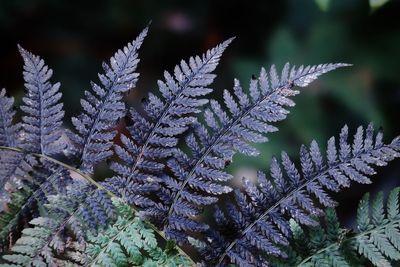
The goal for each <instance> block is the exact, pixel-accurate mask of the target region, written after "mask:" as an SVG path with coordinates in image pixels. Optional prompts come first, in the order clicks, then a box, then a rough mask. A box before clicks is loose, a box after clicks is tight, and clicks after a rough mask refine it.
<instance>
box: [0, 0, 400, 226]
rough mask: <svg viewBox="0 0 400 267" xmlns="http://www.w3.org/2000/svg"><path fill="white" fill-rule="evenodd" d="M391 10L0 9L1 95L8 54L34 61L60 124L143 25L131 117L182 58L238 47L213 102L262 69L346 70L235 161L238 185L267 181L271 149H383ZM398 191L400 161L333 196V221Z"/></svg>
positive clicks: (9, 0) (353, 4) (396, 60)
mask: <svg viewBox="0 0 400 267" xmlns="http://www.w3.org/2000/svg"><path fill="white" fill-rule="evenodd" d="M399 15H400V1H396V0H390V1H387V0H370V1H368V0H352V1H349V0H334V1H333V0H331V1H330V0H288V1H237V2H235V1H215V0H214V1H211V0H210V1H185V0H181V1H153V0H141V1H139V0H134V1H133V0H118V1H106V0H97V1H60V0H58V1H57V0H37V1H28V0H27V1H25V0H1V1H0V31H1V34H0V36H1V42H0V59H1V60H0V70H1V75H0V76H1V78H0V88H2V87H5V88H7V90H8V91H9V94H11V95H14V96H15V97H16V101H17V105H19V103H20V99H21V97H22V94H23V80H22V63H23V62H22V59H21V58H20V56H19V54H18V51H17V46H16V45H17V43H19V44H21V45H22V46H23V47H25V48H26V49H28V50H30V51H32V52H33V53H35V54H39V55H41V56H42V57H43V58H44V59H45V60H46V62H47V63H48V65H49V66H50V67H52V68H53V69H54V71H55V72H54V76H53V81H61V83H62V92H63V94H64V99H63V100H64V102H65V107H66V112H67V116H71V115H75V114H77V113H78V112H79V111H80V105H79V98H80V97H81V96H82V95H83V90H85V89H89V81H90V80H96V79H97V73H98V72H100V71H101V61H102V60H106V59H108V58H110V56H112V54H113V53H114V51H115V50H116V49H118V48H121V47H123V46H124V45H125V44H126V43H127V42H128V41H131V40H132V39H134V38H135V37H136V35H137V34H138V33H139V32H140V31H141V29H143V28H144V27H145V26H146V24H147V23H148V22H149V21H150V20H152V25H151V30H150V34H149V36H148V38H147V39H146V40H145V44H144V46H143V48H142V50H141V52H140V54H141V56H140V58H141V63H140V66H139V72H140V74H141V78H140V80H139V83H138V86H137V88H136V89H135V90H134V91H133V92H132V93H131V94H130V95H129V96H128V101H129V103H130V105H133V106H137V105H139V104H140V101H141V99H142V98H143V97H144V95H145V94H146V93H147V92H149V91H153V92H154V91H156V90H157V87H156V86H157V79H160V78H162V73H163V71H164V70H165V69H166V70H173V67H174V65H175V64H177V63H178V62H179V61H180V60H181V59H188V57H189V56H191V55H196V54H199V53H202V52H204V51H205V50H206V49H208V48H211V47H212V46H214V45H216V44H217V43H219V42H222V41H223V40H225V39H227V38H229V37H231V36H237V39H236V40H235V41H234V43H233V44H232V45H231V46H230V47H229V48H228V50H227V51H226V53H225V54H224V57H223V60H222V63H221V64H220V66H219V68H218V69H217V74H218V75H219V76H218V78H217V79H216V82H215V84H214V86H213V88H214V89H215V93H214V95H213V96H214V97H215V98H220V97H221V96H222V90H223V89H229V88H232V85H233V78H234V77H236V78H238V79H240V80H241V82H242V85H243V86H244V87H245V88H247V86H248V84H249V81H250V79H251V77H252V75H253V74H254V75H258V73H259V71H260V68H261V67H262V66H265V67H269V65H270V64H273V63H274V64H276V65H277V67H278V69H279V68H281V67H283V64H284V63H285V62H287V61H290V62H291V63H293V64H296V65H302V64H305V65H308V64H319V63H327V62H347V63H352V64H354V66H353V67H351V68H345V69H339V70H337V71H334V72H332V73H329V74H328V75H325V76H323V77H322V78H320V79H319V80H318V81H317V82H315V83H313V84H312V85H311V86H310V87H309V88H307V89H305V90H304V92H302V94H301V95H300V96H298V97H296V99H295V101H296V103H297V105H296V107H294V108H293V109H291V115H290V116H289V119H288V120H286V121H284V122H282V123H279V125H278V126H279V128H280V132H279V134H272V135H270V136H269V137H270V142H269V143H267V144H264V145H261V146H259V149H260V150H261V151H262V155H261V156H260V157H257V158H245V157H236V158H235V164H231V166H230V168H231V171H232V173H234V174H235V176H236V178H237V181H240V178H241V177H242V176H247V177H254V176H255V173H256V170H257V169H260V170H265V171H266V170H267V169H268V166H269V162H270V159H271V156H273V155H278V156H279V155H280V151H281V150H286V151H287V152H288V153H289V154H291V155H293V156H296V155H297V153H298V149H299V148H300V145H301V144H303V143H304V144H309V143H310V142H311V141H312V139H315V140H317V141H318V142H319V143H320V145H321V146H322V147H323V148H324V149H325V147H326V140H327V139H328V138H329V137H330V136H332V135H338V133H339V131H340V128H341V127H342V126H343V125H344V124H345V123H346V124H348V125H349V127H350V129H351V130H352V133H354V131H355V130H356V127H357V126H359V125H364V126H366V125H367V124H368V122H369V121H373V122H374V123H375V125H376V127H377V128H378V127H380V126H382V127H383V128H384V131H385V134H386V141H390V140H391V139H392V138H394V137H395V136H396V135H398V134H400V123H399V122H400V120H399V115H400V112H399V108H400V68H399V66H400V22H399ZM394 185H400V161H399V160H397V161H395V162H394V163H393V164H391V165H390V167H388V168H385V169H384V170H381V171H380V172H379V174H378V175H377V176H375V178H374V184H373V185H363V186H355V187H352V188H351V189H349V190H344V191H343V192H342V193H341V194H339V195H338V196H337V199H338V200H339V201H340V202H341V206H340V207H339V215H340V216H341V217H342V220H343V221H344V222H345V223H346V224H351V222H352V217H351V216H350V215H349V214H354V212H355V209H356V205H357V204H356V203H357V202H356V200H358V199H359V198H360V197H361V195H362V194H363V193H364V192H366V191H372V192H375V191H378V190H385V191H386V190H388V189H390V188H392V187H393V186H394Z"/></svg>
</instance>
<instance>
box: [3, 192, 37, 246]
mask: <svg viewBox="0 0 400 267" xmlns="http://www.w3.org/2000/svg"><path fill="white" fill-rule="evenodd" d="M29 195H30V190H29V189H28V188H22V189H21V190H18V191H15V192H13V193H12V194H11V201H10V202H9V203H7V205H6V207H5V210H3V211H2V212H1V213H0V251H3V250H5V246H7V242H8V243H13V242H12V240H10V233H11V232H12V231H14V230H15V228H16V227H17V225H18V223H19V221H20V219H21V218H20V217H21V215H22V212H21V210H22V209H21V208H22V207H23V206H24V203H25V202H26V200H27V199H28V197H29Z"/></svg>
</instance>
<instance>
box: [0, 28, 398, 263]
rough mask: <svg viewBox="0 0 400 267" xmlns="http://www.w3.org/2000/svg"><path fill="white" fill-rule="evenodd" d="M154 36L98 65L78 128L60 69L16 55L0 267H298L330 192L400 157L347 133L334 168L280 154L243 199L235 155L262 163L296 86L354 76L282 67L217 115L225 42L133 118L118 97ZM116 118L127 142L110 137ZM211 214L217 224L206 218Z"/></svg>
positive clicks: (169, 79) (5, 150) (4, 107)
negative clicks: (101, 175)
mask: <svg viewBox="0 0 400 267" xmlns="http://www.w3.org/2000/svg"><path fill="white" fill-rule="evenodd" d="M147 32H148V27H146V28H145V29H144V30H143V31H142V32H141V33H140V34H139V36H138V37H137V38H136V39H135V40H134V41H133V42H130V43H128V45H126V46H125V47H124V48H123V49H122V50H118V51H117V52H116V53H115V54H114V56H113V57H111V59H110V61H109V63H103V69H104V73H103V74H99V80H100V82H99V83H94V82H92V83H91V90H88V91H85V97H84V98H83V99H81V101H80V103H81V106H82V109H83V111H82V112H81V113H80V114H79V115H78V116H75V117H73V118H72V126H73V129H69V128H68V127H66V126H64V124H63V117H64V111H63V108H64V107H63V104H62V102H61V98H62V94H61V92H60V88H61V87H60V84H59V83H54V84H53V83H51V81H50V79H51V76H52V70H51V69H50V68H49V67H47V66H46V65H45V63H44V61H43V60H42V59H41V58H40V57H38V56H35V55H33V54H32V53H30V52H28V51H27V50H25V49H23V48H22V47H20V46H19V51H20V53H21V55H22V57H23V60H24V80H25V88H26V94H25V97H24V98H23V100H22V101H23V105H22V106H21V111H22V121H21V122H20V123H15V122H14V115H15V113H16V112H15V111H14V107H13V103H14V100H13V98H11V97H8V96H6V92H5V90H4V89H3V90H1V91H0V186H1V187H0V190H1V194H0V197H1V202H2V205H1V206H2V210H0V212H1V213H0V226H1V227H2V228H1V231H0V237H1V242H0V244H1V252H2V254H4V255H3V256H2V258H1V260H0V263H2V265H1V266H10V265H12V266H194V265H196V264H197V265H199V266H202V265H203V266H228V265H238V266H266V265H270V264H271V265H275V264H277V265H279V264H283V263H285V262H289V261H290V262H295V260H298V259H299V256H298V255H301V256H302V255H305V254H298V252H296V248H297V245H296V244H297V243H296V242H298V238H297V237H298V235H299V234H301V235H302V236H303V235H304V234H302V232H301V231H300V230H299V229H300V227H312V226H316V225H318V224H319V222H320V220H319V217H323V216H324V215H325V214H327V215H326V216H327V218H331V217H332V218H333V215H332V211H331V210H328V211H326V209H325V207H333V206H335V205H336V204H337V203H336V202H335V201H334V200H333V199H332V198H331V197H330V196H329V191H335V192H339V191H340V190H341V189H343V188H344V187H349V186H350V185H351V182H358V183H370V182H371V180H370V178H369V177H370V176H372V175H374V174H375V170H374V169H373V167H374V166H384V165H386V164H387V163H388V162H389V161H392V160H393V159H395V158H396V157H399V153H400V152H399V150H400V138H399V137H398V138H395V139H394V140H393V141H392V142H390V143H388V144H386V143H384V142H383V135H382V132H381V131H378V132H377V133H376V134H375V133H374V129H373V125H372V124H370V125H369V126H368V127H367V128H366V129H364V128H363V127H359V128H358V129H357V131H356V133H355V135H354V141H352V142H351V143H349V142H348V141H347V139H348V129H347V126H345V127H344V128H343V129H342V131H341V133H340V135H339V143H338V146H339V148H337V147H336V144H335V143H336V142H335V139H334V138H331V139H330V140H329V141H328V145H327V153H326V160H324V157H323V156H322V153H321V151H320V148H319V146H318V145H317V143H316V142H315V141H313V142H312V143H311V145H310V147H309V148H307V147H305V146H302V147H301V149H300V166H301V168H298V167H297V166H296V164H295V163H294V162H295V160H292V159H290V158H289V156H288V155H287V154H286V153H285V152H283V153H282V157H281V160H280V161H278V160H277V159H275V158H274V159H273V160H272V163H271V166H270V170H271V175H270V176H267V175H265V174H263V173H262V172H259V175H258V181H257V182H251V181H250V180H248V179H244V180H243V187H242V188H236V187H234V186H232V184H231V183H229V182H230V180H232V178H233V176H232V175H231V174H230V173H229V172H228V171H227V170H226V167H227V165H229V164H230V163H231V162H233V161H234V159H235V154H236V153H241V154H244V155H247V156H258V155H259V151H258V150H257V149H256V148H254V147H253V146H252V144H254V143H264V142H267V141H268V135H269V134H271V133H272V132H276V131H278V128H277V127H276V126H275V123H276V122H278V121H282V120H284V119H286V117H287V116H288V114H289V108H290V107H292V106H293V105H294V104H295V103H294V101H293V100H292V98H293V97H294V96H295V95H297V94H298V93H300V90H298V89H297V88H298V87H306V86H308V85H309V84H310V83H311V82H312V81H314V80H316V79H317V78H318V77H319V76H321V75H322V74H324V73H327V72H330V71H332V70H335V69H337V68H341V67H345V66H349V64H344V63H337V64H321V65H316V66H308V67H303V66H300V67H298V68H297V67H295V66H292V67H291V66H290V65H289V64H286V65H285V66H284V68H283V69H282V71H281V72H280V73H279V74H278V71H277V70H276V68H275V66H272V67H271V68H269V70H268V71H267V70H266V69H265V68H262V69H261V71H260V74H259V77H253V78H252V79H251V80H250V84H249V88H248V89H245V88H243V87H242V86H241V83H240V82H239V80H237V79H235V80H234V83H233V90H232V91H230V90H225V91H224V92H223V96H222V98H223V103H220V102H219V101H217V100H214V99H210V98H209V97H208V96H207V95H208V94H210V93H211V92H212V91H213V89H212V82H213V81H214V79H215V77H216V75H215V71H216V67H217V65H218V64H219V62H220V59H221V57H222V54H223V53H224V51H225V50H226V49H227V47H228V46H229V45H230V44H231V42H232V41H233V38H231V39H228V40H226V41H225V42H222V43H221V44H219V45H217V46H215V47H214V48H212V49H210V50H208V51H206V52H205V53H204V54H203V55H201V56H195V57H191V58H190V59H189V60H188V61H183V60H182V61H181V62H180V63H179V64H178V65H177V66H176V67H175V68H174V70H173V72H172V73H171V72H168V71H166V72H164V79H163V80H159V81H158V92H154V93H149V94H148V96H147V98H146V99H145V101H143V102H144V103H143V107H142V108H133V107H130V108H128V107H127V106H126V104H125V102H124V99H123V97H124V95H125V94H126V93H127V92H128V91H129V90H130V89H132V88H134V87H135V85H136V83H137V80H138V77H139V74H138V73H137V72H136V69H137V66H138V63H139V59H138V50H139V48H140V47H141V45H142V43H143V41H144V39H145V37H146V35H147ZM121 119H125V120H126V121H125V122H126V123H125V124H123V125H124V126H125V127H126V130H127V131H126V133H127V134H122V133H121V134H118V132H117V130H116V129H117V127H116V126H117V124H118V123H119V121H120V120H121ZM116 137H118V138H117V139H119V140H120V143H114V140H115V139H116ZM114 154H115V156H116V157H113V155H114ZM110 158H112V161H110V162H109V167H110V169H111V170H112V171H113V172H114V174H113V175H112V176H111V177H107V178H106V179H104V180H103V181H99V179H98V178H97V177H96V176H95V175H94V170H95V168H96V166H97V165H98V164H100V163H104V162H106V160H108V159H110ZM107 162H108V161H107ZM393 198H395V197H393ZM393 201H394V200H393ZM379 205H380V204H379V203H378V204H376V205H375V206H376V207H375V209H379ZM213 207H214V211H215V212H214V218H213V219H211V220H207V219H204V218H203V215H204V214H205V212H204V211H205V209H207V210H209V209H212V208H213ZM391 210H392V211H391V212H392V213H393V214H394V212H395V211H393V208H391ZM364 215H365V214H364ZM396 216H397V215H396ZM375 217H376V218H375ZM332 218H331V219H332ZM372 218H373V222H372V223H371V224H369V223H368V220H366V219H364V221H363V225H364V226H363V227H364V228H362V230H361V231H363V232H365V231H367V232H368V231H370V230H371V229H372V228H373V227H375V226H377V225H378V224H379V223H378V222H377V220H378V217H377V215H372ZM379 218H380V221H379V222H380V224H379V225H382V224H386V222H387V219H385V218H383V217H379ZM390 218H392V217H390ZM332 221H333V219H332ZM335 225H336V226H337V224H335ZM370 225H372V226H370ZM335 229H336V228H335ZM336 230H337V231H336ZM336 230H335V231H336V232H335V233H340V234H343V235H346V232H344V231H342V230H340V229H339V228H338V227H337V229H336ZM329 231H331V230H329ZM332 231H333V230H332ZM396 231H397V230H396ZM368 233H369V234H371V233H372V232H368ZM331 234H332V233H331ZM321 236H323V234H320V235H319V237H321ZM368 237H369V236H368ZM371 238H372V237H371ZM293 240H294V241H293ZM332 240H333V239H332ZM335 240H337V239H335ZM357 240H358V239H357ZM364 241H365V242H364ZM364 241H362V242H364V243H362V242H361V241H360V242H361V243H360V244H361V245H360V246H364V247H362V248H361V247H360V248H359V249H360V251H363V252H362V253H364V254H365V255H366V256H367V258H369V259H370V260H371V261H372V262H373V263H376V262H377V261H375V260H373V258H372V257H375V256H376V255H378V253H379V252H382V253H383V254H382V255H385V257H386V258H385V257H383V259H384V260H388V259H389V260H390V259H397V258H396V257H397V256H396V255H397V254H396V253H394V252H393V251H394V250H391V253H392V252H393V253H392V254H390V255H389V252H388V251H386V250H385V248H384V247H383V246H382V245H379V246H380V247H379V249H378V250H373V249H372V247H371V246H369V245H368V244H367V243H368V242H369V241H368V240H364ZM335 242H336V241H335ZM382 242H383V241H382ZM391 242H393V241H391ZM292 244H295V245H294V247H292ZM396 244H397V243H396ZM396 244H394V245H395V248H397V247H396ZM188 246H191V247H192V248H191V249H190V248H189V247H188ZM382 249H383V250H382ZM384 250H385V251H384ZM329 251H330V250H329ZM371 251H372V252H371ZM324 252H325V251H321V253H324ZM371 253H372V254H374V253H375V254H376V255H375V254H374V255H372V254H371ZM293 255H296V256H295V257H294V258H293V257H292V256H293ZM335 255H336V254H335ZM368 255H369V256H368ZM371 255H372V256H371ZM192 256H193V257H192ZM307 257H308V256H307ZM343 257H344V256H343ZM284 258H286V260H283V259H284ZM381 258H382V257H381ZM310 259H311V258H310ZM310 259H307V262H308V261H309V260H310ZM343 259H347V258H343ZM374 261H375V262H374ZM382 262H383V261H382ZM349 264H350V263H349Z"/></svg>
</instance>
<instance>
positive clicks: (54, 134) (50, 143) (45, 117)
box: [18, 45, 65, 155]
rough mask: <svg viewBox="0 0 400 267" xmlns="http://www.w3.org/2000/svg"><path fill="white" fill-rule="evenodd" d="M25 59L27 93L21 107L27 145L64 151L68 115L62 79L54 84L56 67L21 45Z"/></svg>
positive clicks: (43, 150)
mask: <svg viewBox="0 0 400 267" xmlns="http://www.w3.org/2000/svg"><path fill="white" fill-rule="evenodd" d="M18 49H19V51H20V53H21V56H22V58H23V59H24V80H25V88H26V90H27V96H26V97H23V98H22V101H23V102H24V105H22V106H21V110H22V111H23V112H24V113H25V114H26V115H25V116H23V117H22V120H23V123H22V128H23V138H24V139H25V142H24V145H23V147H24V149H26V150H27V151H30V152H36V153H42V154H46V155H53V154H57V153H61V152H62V151H63V149H64V148H65V144H64V143H63V142H60V138H61V135H62V131H61V125H62V119H63V117H64V110H63V104H62V103H61V102H60V99H61V96H62V93H61V92H59V88H60V83H55V84H51V83H50V81H49V80H50V78H51V77H52V75H53V70H52V69H50V68H48V67H47V66H46V65H45V63H44V61H43V59H41V58H40V57H38V56H35V55H33V54H32V53H30V52H28V51H27V50H25V49H24V48H22V47H21V46H19V45H18Z"/></svg>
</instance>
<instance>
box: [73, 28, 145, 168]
mask: <svg viewBox="0 0 400 267" xmlns="http://www.w3.org/2000/svg"><path fill="white" fill-rule="evenodd" d="M147 31H148V27H146V28H145V29H144V30H143V31H142V32H141V33H140V34H139V36H138V37H137V38H136V40H134V41H133V42H131V43H128V44H127V46H125V47H124V48H123V49H122V50H118V51H117V52H116V53H115V54H114V56H113V57H111V59H110V65H108V64H107V63H103V69H104V74H99V79H100V83H101V85H98V84H96V83H94V82H92V84H91V85H92V92H90V91H85V97H86V98H85V99H81V105H82V108H83V112H82V113H81V114H80V115H79V116H77V117H73V118H72V124H73V125H74V127H75V129H76V132H77V133H76V134H73V133H69V137H70V138H71V140H72V141H73V142H74V143H75V146H74V149H73V150H74V153H75V155H77V157H78V158H79V159H80V161H81V162H80V169H81V170H83V171H84V172H87V173H92V172H93V165H95V164H96V163H99V162H102V161H104V160H105V159H107V158H109V157H110V156H111V155H112V154H113V153H112V151H111V147H112V140H113V138H114V137H115V135H116V134H117V132H116V130H115V129H114V127H115V125H116V123H117V122H118V120H119V119H120V118H122V117H124V116H125V104H124V102H123V101H122V98H123V96H124V94H125V93H126V92H127V91H129V90H130V89H132V88H134V87H135V86H136V82H137V80H138V77H139V74H138V73H136V72H135V71H136V68H137V65H138V63H139V59H138V50H139V48H140V46H141V45H142V43H143V41H144V38H145V37H146V35H147Z"/></svg>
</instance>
